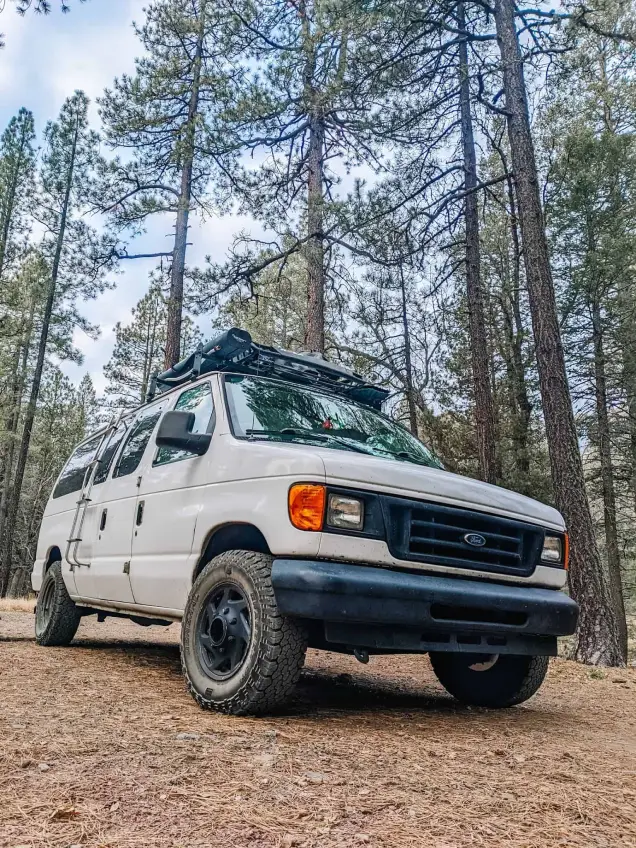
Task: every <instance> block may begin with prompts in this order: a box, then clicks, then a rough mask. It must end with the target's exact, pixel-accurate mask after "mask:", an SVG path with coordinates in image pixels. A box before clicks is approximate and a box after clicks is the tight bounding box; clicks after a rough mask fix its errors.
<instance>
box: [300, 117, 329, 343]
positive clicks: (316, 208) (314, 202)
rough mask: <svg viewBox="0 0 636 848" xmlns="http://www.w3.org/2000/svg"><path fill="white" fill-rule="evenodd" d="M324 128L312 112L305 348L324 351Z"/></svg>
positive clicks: (308, 161) (320, 120)
mask: <svg viewBox="0 0 636 848" xmlns="http://www.w3.org/2000/svg"><path fill="white" fill-rule="evenodd" d="M324 146H325V128H324V124H323V120H322V116H321V115H320V114H316V115H312V117H311V118H310V127H309V153H308V157H307V167H308V177H307V234H308V236H309V239H308V241H307V246H306V248H305V255H306V257H307V329H306V333H305V345H306V347H307V349H308V350H310V351H313V352H317V353H324V352H325V248H324V241H323V190H324V181H323V154H324Z"/></svg>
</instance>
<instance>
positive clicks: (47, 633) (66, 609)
mask: <svg viewBox="0 0 636 848" xmlns="http://www.w3.org/2000/svg"><path fill="white" fill-rule="evenodd" d="M81 620H82V615H81V613H80V611H79V609H78V608H77V607H76V606H75V603H74V602H73V601H72V600H71V597H70V595H69V593H68V592H67V591H66V586H65V585H64V578H63V576H62V563H61V562H54V563H53V565H52V566H51V567H50V568H49V570H48V571H47V572H46V574H45V575H44V580H43V581H42V587H41V588H40V594H39V595H38V601H37V604H36V607H35V641H36V642H37V643H38V645H45V646H47V647H52V646H61V645H69V644H70V643H71V642H72V641H73V637H74V636H75V634H76V633H77V628H78V627H79V624H80V621H81Z"/></svg>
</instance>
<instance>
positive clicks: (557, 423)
mask: <svg viewBox="0 0 636 848" xmlns="http://www.w3.org/2000/svg"><path fill="white" fill-rule="evenodd" d="M495 22H496V28H497V41H498V44H499V50H500V53H501V60H502V65H503V83H504V93H505V100H506V110H507V127H508V138H509V142H510V151H511V155H512V166H513V171H514V175H515V185H516V190H517V201H518V208H519V223H520V229H521V237H522V240H523V250H524V263H525V270H526V281H527V286H528V295H529V300H530V310H531V314H532V325H533V332H534V338H535V346H536V356H537V366H538V370H539V383H540V388H541V398H542V402H543V414H544V419H545V428H546V436H547V441H548V449H549V452H550V463H551V468H552V479H553V483H554V491H555V497H556V503H557V507H558V509H559V510H560V511H561V513H562V514H563V516H564V518H565V521H566V524H567V527H568V530H569V533H570V539H571V546H570V551H571V555H570V589H571V592H572V595H573V597H574V598H575V599H576V600H577V601H578V603H579V606H580V620H579V629H578V634H577V644H576V649H575V655H576V657H577V659H579V660H580V661H582V662H587V663H593V664H595V665H608V666H612V665H617V666H622V665H625V662H626V652H625V645H623V644H622V643H621V636H620V634H621V626H620V625H619V611H618V610H617V609H616V608H615V605H614V599H613V596H612V590H611V585H610V582H609V579H608V575H607V572H606V570H605V569H604V568H603V564H602V562H601V558H600V555H599V551H598V547H597V544H596V539H595V536H594V527H593V523H592V516H591V513H590V507H589V503H588V500H587V495H586V492H585V479H584V475H583V463H582V460H581V455H580V452H579V445H578V438H577V432H576V426H575V422H574V412H573V409H572V401H571V398H570V391H569V386H568V382H567V375H566V369H565V358H564V355H563V346H562V343H561V333H560V329H559V321H558V314H557V306H556V297H555V293H554V284H553V280H552V272H551V269H550V263H549V257H548V245H547V240H546V235H545V224H544V219H543V210H542V207H541V198H540V192H539V180H538V175H537V166H536V160H535V154H534V146H533V142H532V136H531V131H530V117H529V112H528V103H527V96H526V89H525V82H524V77H523V64H522V58H521V51H520V48H519V40H518V35H517V30H516V26H515V6H514V2H513V0H496V1H495Z"/></svg>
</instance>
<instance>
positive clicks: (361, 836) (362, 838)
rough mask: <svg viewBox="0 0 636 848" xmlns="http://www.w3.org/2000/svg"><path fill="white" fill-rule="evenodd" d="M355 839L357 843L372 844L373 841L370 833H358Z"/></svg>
mask: <svg viewBox="0 0 636 848" xmlns="http://www.w3.org/2000/svg"><path fill="white" fill-rule="evenodd" d="M354 839H355V841H356V842H370V841H371V837H370V836H369V834H368V833H356V835H355V836H354Z"/></svg>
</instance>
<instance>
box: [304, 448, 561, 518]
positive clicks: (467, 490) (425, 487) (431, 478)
mask: <svg viewBox="0 0 636 848" xmlns="http://www.w3.org/2000/svg"><path fill="white" fill-rule="evenodd" d="M315 450H316V453H318V454H319V455H320V456H321V458H322V461H323V463H324V466H325V475H326V481H327V483H335V484H337V485H340V486H346V487H349V488H360V489H364V488H370V489H374V490H376V491H377V490H381V491H384V492H387V493H391V494H394V495H398V496H403V497H410V498H415V499H421V500H430V501H435V502H437V503H448V504H450V505H454V506H463V507H465V508H468V509H471V508H472V509H475V508H476V509H480V510H483V511H484V512H492V513H496V514H497V515H504V516H508V517H509V518H515V519H521V520H523V521H529V522H530V523H532V524H540V525H542V526H545V527H550V528H552V529H555V530H556V529H558V530H564V529H565V523H564V521H563V518H562V517H561V515H560V513H558V512H557V510H556V509H553V508H552V507H551V506H547V505H546V504H542V503H540V502H539V501H535V500H533V499H532V498H527V497H525V496H524V495H519V494H517V493H516V492H511V491H509V490H508V489H502V488H500V487H499V486H491V485H490V484H489V483H482V482H481V481H480V480H473V479H471V478H470V477H461V476H460V475H459V474H451V472H449V471H441V470H440V469H437V468H427V467H426V466H423V465H415V464H413V463H410V462H402V461H400V460H393V459H384V458H382V457H373V456H363V455H362V454H358V453H351V452H349V451H344V450H332V449H326V448H317V449H315Z"/></svg>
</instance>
